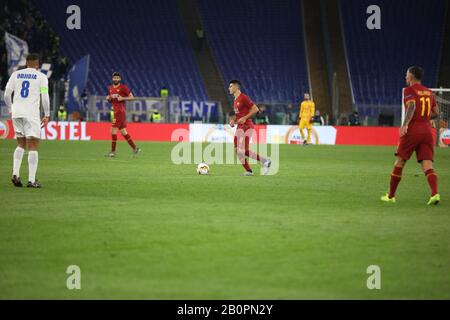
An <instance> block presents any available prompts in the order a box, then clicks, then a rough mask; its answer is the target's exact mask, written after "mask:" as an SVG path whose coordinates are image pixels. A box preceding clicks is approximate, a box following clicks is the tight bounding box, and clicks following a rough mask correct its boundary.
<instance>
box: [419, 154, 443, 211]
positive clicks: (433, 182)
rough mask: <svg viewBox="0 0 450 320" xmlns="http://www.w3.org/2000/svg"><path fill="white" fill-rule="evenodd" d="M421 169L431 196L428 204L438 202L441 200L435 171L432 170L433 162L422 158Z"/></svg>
mask: <svg viewBox="0 0 450 320" xmlns="http://www.w3.org/2000/svg"><path fill="white" fill-rule="evenodd" d="M422 170H423V172H424V174H425V177H426V178H427V181H428V185H429V186H430V189H431V197H430V200H429V201H428V204H438V203H439V201H440V200H441V196H440V195H439V193H438V177H437V174H436V172H435V171H434V168H433V162H432V161H431V160H423V161H422Z"/></svg>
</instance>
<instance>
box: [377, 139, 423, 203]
mask: <svg viewBox="0 0 450 320" xmlns="http://www.w3.org/2000/svg"><path fill="white" fill-rule="evenodd" d="M416 147H417V141H416V140H415V139H414V138H411V137H410V136H403V137H401V138H400V143H399V145H398V148H397V152H396V153H395V156H396V159H395V163H394V168H393V170H392V172H391V179H390V183H389V193H387V194H386V195H385V196H383V197H382V198H381V200H383V201H386V202H395V193H396V191H397V187H398V185H399V183H400V181H401V180H402V172H403V167H404V166H405V163H406V161H408V160H409V158H410V157H411V154H412V153H413V152H414V150H415V149H416Z"/></svg>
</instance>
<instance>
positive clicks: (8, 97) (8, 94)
mask: <svg viewBox="0 0 450 320" xmlns="http://www.w3.org/2000/svg"><path fill="white" fill-rule="evenodd" d="M13 93H14V79H13V77H11V78H9V80H8V83H7V84H6V88H5V97H4V100H5V104H6V107H7V108H8V112H9V113H11V107H12V95H13Z"/></svg>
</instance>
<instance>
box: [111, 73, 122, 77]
mask: <svg viewBox="0 0 450 320" xmlns="http://www.w3.org/2000/svg"><path fill="white" fill-rule="evenodd" d="M112 76H113V77H120V78H122V76H121V75H120V73H119V72H117V71H116V72H114V73H113V74H112Z"/></svg>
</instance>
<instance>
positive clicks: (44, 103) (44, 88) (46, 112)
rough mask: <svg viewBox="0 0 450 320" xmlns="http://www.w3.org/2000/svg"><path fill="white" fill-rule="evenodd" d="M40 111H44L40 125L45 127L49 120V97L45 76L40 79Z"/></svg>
mask: <svg viewBox="0 0 450 320" xmlns="http://www.w3.org/2000/svg"><path fill="white" fill-rule="evenodd" d="M40 93H41V101H42V109H44V118H42V121H41V125H42V127H45V126H46V125H47V123H48V121H49V120H50V97H49V96H48V79H47V76H43V77H42V83H41V87H40Z"/></svg>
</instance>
